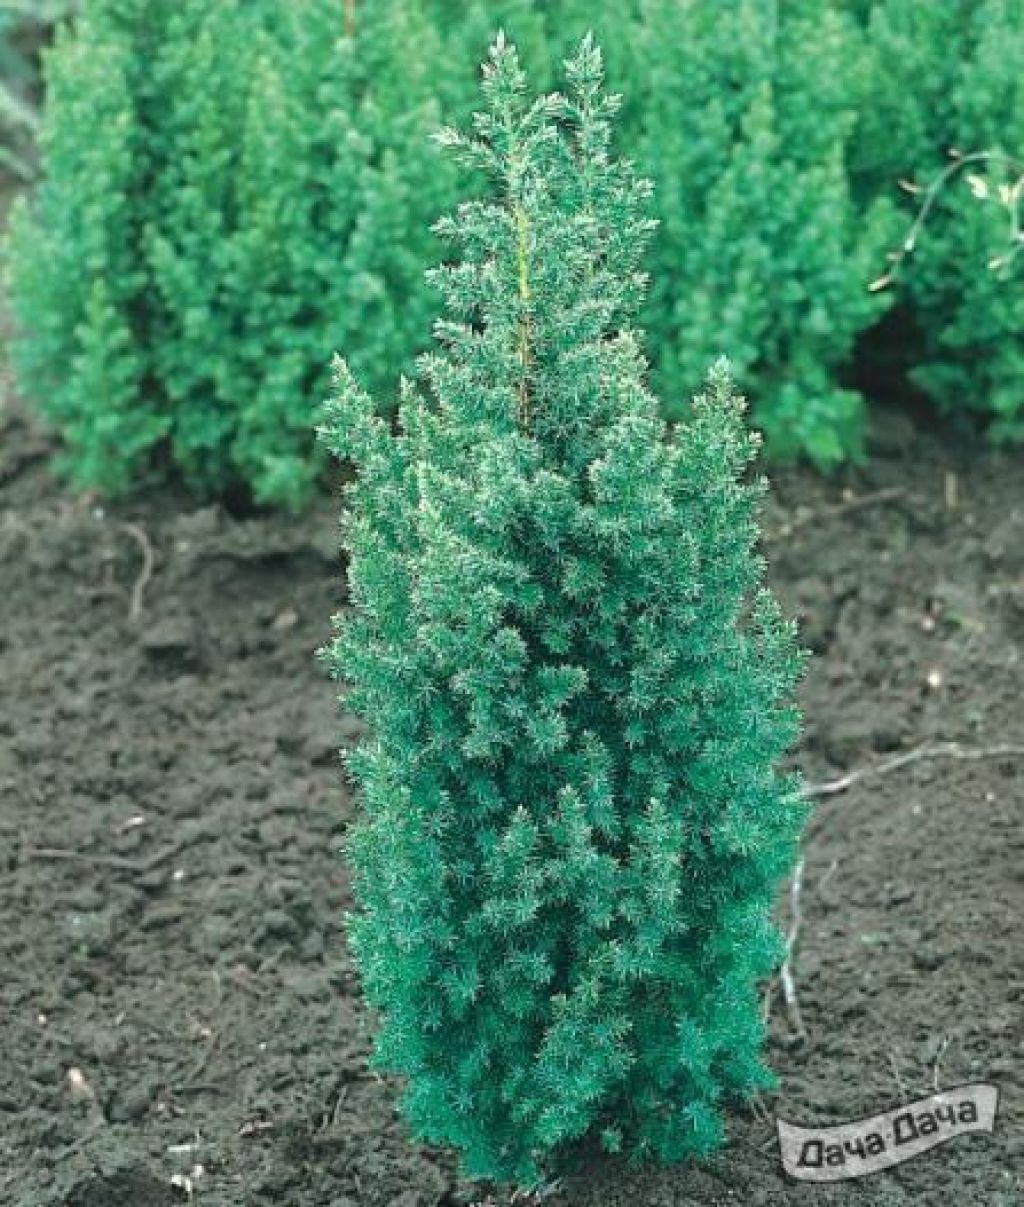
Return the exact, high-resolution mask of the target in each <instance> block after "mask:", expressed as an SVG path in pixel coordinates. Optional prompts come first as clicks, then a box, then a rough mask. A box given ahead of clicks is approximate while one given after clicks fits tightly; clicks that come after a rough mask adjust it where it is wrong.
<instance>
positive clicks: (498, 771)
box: [321, 37, 805, 1186]
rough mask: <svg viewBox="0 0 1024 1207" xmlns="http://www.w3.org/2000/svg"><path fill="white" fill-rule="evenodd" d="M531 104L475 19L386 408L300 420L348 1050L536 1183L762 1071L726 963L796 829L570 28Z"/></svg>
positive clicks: (477, 1169)
mask: <svg viewBox="0 0 1024 1207" xmlns="http://www.w3.org/2000/svg"><path fill="white" fill-rule="evenodd" d="M566 75H567V81H568V90H567V95H566V96H560V95H557V94H554V95H546V96H542V97H541V98H540V99H538V100H534V101H532V103H531V101H530V99H529V98H528V95H527V89H526V83H525V79H524V76H523V73H522V72H521V70H520V67H519V64H518V60H517V57H516V54H515V51H514V50H513V49H512V48H511V47H510V46H509V45H508V44H507V43H506V42H505V40H504V38H503V37H499V38H498V40H497V42H496V43H495V45H494V46H493V48H492V50H491V55H490V59H489V62H488V63H487V64H486V66H485V70H484V79H483V91H484V96H485V100H486V107H485V109H484V111H483V112H481V113H478V114H477V115H476V117H475V119H474V123H473V132H472V133H471V134H461V133H457V132H455V131H451V130H446V131H444V132H443V134H442V135H441V136H440V141H441V142H442V143H443V144H444V145H446V146H447V147H450V148H451V149H452V150H453V151H454V152H455V153H456V155H457V156H458V157H459V158H460V159H461V160H462V161H464V162H465V163H468V164H471V165H474V166H476V167H482V168H483V169H484V170H485V171H486V172H487V173H488V175H489V177H490V180H491V184H492V195H491V196H490V198H489V199H484V200H479V201H473V202H470V203H466V204H464V205H462V206H461V207H460V208H459V209H458V211H457V212H456V214H455V215H454V216H452V217H449V218H446V219H444V220H442V221H441V222H440V223H439V224H438V230H439V232H440V233H441V234H442V235H443V236H444V237H446V238H447V239H449V240H450V241H451V242H452V243H453V244H454V246H455V247H456V248H457V249H458V258H457V260H454V261H453V262H450V263H446V264H445V265H444V266H443V267H441V268H439V269H437V270H436V271H435V272H434V273H433V279H434V281H435V282H436V283H437V284H438V285H439V286H440V288H441V290H442V292H443V294H444V297H445V299H446V305H447V314H446V317H445V318H444V320H442V321H441V322H439V323H438V325H437V328H436V334H437V337H438V343H439V348H438V350H437V351H435V352H434V353H432V354H430V355H428V356H426V357H424V358H423V359H422V361H421V369H422V389H417V388H416V387H414V385H412V384H411V383H408V382H405V383H403V387H402V391H401V398H400V402H399V407H398V424H397V427H395V428H393V427H392V426H391V425H390V424H388V423H387V422H386V421H385V420H383V419H381V418H380V417H379V415H377V414H376V413H375V408H374V405H373V403H372V401H371V400H370V398H369V397H368V396H367V395H366V394H365V393H364V392H363V391H362V389H361V388H360V387H359V386H358V385H357V384H356V382H355V380H354V378H353V376H352V374H351V372H350V371H349V369H348V368H347V366H346V364H345V363H344V362H340V361H339V363H338V367H337V392H336V396H335V397H334V399H333V400H332V401H331V402H330V403H329V404H328V406H327V408H326V410H325V418H324V423H323V427H322V428H321V434H322V437H323V438H324V440H325V441H326V443H327V444H328V446H329V447H330V448H331V450H332V451H333V452H335V453H336V454H338V455H340V456H343V457H347V458H350V459H351V460H352V461H354V462H355V463H356V465H357V467H358V471H359V472H358V474H357V475H356V477H355V479H354V480H353V481H351V482H350V483H348V484H347V485H346V487H345V488H344V489H345V496H346V503H347V506H346V510H345V514H344V531H345V545H346V548H347V551H348V554H349V585H350V600H351V604H352V608H351V610H350V613H349V614H348V615H344V616H339V617H338V618H337V634H336V637H335V640H334V642H333V644H332V645H331V646H330V647H329V648H328V649H327V650H326V651H325V655H326V657H327V660H328V662H329V664H330V666H331V668H332V671H333V673H334V674H335V675H336V676H337V677H338V678H339V679H343V680H345V681H347V682H348V684H349V693H348V695H347V697H346V705H347V707H348V708H349V709H352V710H353V711H355V712H356V713H358V714H361V715H362V716H363V717H364V718H365V719H366V720H367V721H368V722H369V724H370V729H371V736H370V737H368V738H367V739H366V740H364V741H363V743H362V744H361V745H360V746H359V747H358V748H357V749H355V750H354V751H351V752H349V754H348V755H347V756H346V757H347V763H348V767H349V769H350V771H351V772H352V773H353V775H354V776H355V778H356V779H357V780H358V782H359V784H360V786H361V788H362V794H363V797H364V807H363V811H362V816H361V819H360V821H359V823H358V825H357V827H356V828H355V830H354V832H353V835H352V839H351V847H350V854H351V859H352V862H353V866H354V873H355V876H354V881H355V885H354V886H355V891H356V895H357V900H358V904H359V909H358V911H357V913H356V914H355V915H354V916H353V917H351V919H350V937H351V940H352V944H353V949H354V952H355V954H356V957H357V961H358V964H359V967H360V970H361V974H362V978H363V985H364V990H365V993H366V996H367V999H368V1001H369V1002H370V1004H371V1005H372V1006H374V1007H376V1008H377V1010H378V1011H379V1012H380V1016H381V1029H380V1032H379V1035H378V1038H377V1044H376V1053H375V1063H376V1065H377V1066H378V1067H380V1068H383V1069H388V1070H393V1071H396V1072H398V1073H400V1074H403V1075H404V1076H405V1077H406V1078H407V1088H406V1090H405V1092H404V1098H403V1106H404V1110H405V1114H406V1116H407V1118H408V1120H409V1122H410V1124H411V1126H412V1128H413V1129H414V1131H415V1132H416V1134H417V1135H418V1136H419V1137H421V1138H423V1139H426V1140H429V1141H433V1142H439V1143H446V1144H451V1145H454V1146H455V1147H456V1148H458V1149H459V1150H460V1151H461V1154H462V1158H463V1165H464V1169H465V1171H466V1172H467V1173H468V1174H470V1175H472V1176H482V1177H490V1178H494V1179H498V1180H508V1181H512V1182H515V1183H518V1184H520V1185H523V1186H533V1185H536V1184H537V1183H538V1182H539V1181H541V1180H542V1179H543V1178H544V1177H546V1176H548V1175H549V1174H550V1173H551V1172H552V1170H553V1169H554V1168H555V1166H556V1164H557V1162H558V1160H559V1158H560V1157H562V1156H564V1155H565V1153H566V1151H567V1149H568V1148H569V1147H570V1146H571V1145H572V1144H573V1143H574V1142H577V1141H579V1140H581V1139H582V1138H584V1137H588V1138H591V1139H594V1140H597V1141H599V1142H600V1143H601V1144H602V1145H603V1146H604V1148H605V1149H607V1150H608V1151H612V1152H617V1151H622V1152H624V1153H628V1154H630V1155H632V1156H633V1157H636V1158H644V1157H658V1158H661V1159H663V1160H678V1159H681V1158H684V1157H687V1156H689V1155H700V1154H703V1153H706V1152H708V1151H709V1150H711V1149H712V1148H714V1147H715V1146H716V1145H717V1144H718V1143H719V1141H720V1138H721V1108H722V1106H723V1105H724V1103H725V1102H726V1100H727V1099H728V1098H729V1097H730V1096H733V1095H741V1096H742V1095H745V1094H748V1093H750V1092H752V1091H753V1090H754V1089H755V1088H757V1087H762V1086H765V1085H766V1084H769V1083H770V1074H769V1073H768V1072H767V1070H766V1069H765V1067H764V1065H763V1064H762V1060H761V1056H760V1048H761V1042H762V1033H763V1026H762V1021H761V1017H760V1011H759V1007H758V996H757V982H758V980H759V979H760V978H762V977H764V976H766V975H767V974H768V973H769V972H770V971H771V970H772V968H773V967H774V965H775V964H776V962H777V961H778V959H779V958H780V955H781V951H782V943H781V940H780V936H779V934H778V932H777V930H776V928H775V927H774V926H773V924H772V922H771V919H770V910H771V904H772V899H773V891H774V888H775V886H776V884H777V882H778V880H779V878H780V877H781V876H783V875H784V874H785V872H786V871H787V869H788V868H789V867H790V865H791V862H792V860H793V858H794V854H795V848H796V844H797V841H798V834H799V830H800V827H801V824H802V821H803V818H804V816H805V806H804V803H803V801H802V798H801V792H800V785H799V781H798V779H797V777H796V776H794V775H790V774H779V773H778V772H777V771H776V770H775V766H774V765H775V763H776V760H777V759H778V758H779V757H780V756H781V755H782V754H783V753H784V752H785V751H786V749H787V748H788V747H789V746H790V745H791V743H792V742H793V741H794V738H795V736H796V733H797V729H798V723H799V722H798V714H797V711H796V709H795V708H794V706H793V704H792V703H791V701H790V696H791V693H792V691H793V688H794V685H795V682H796V680H797V678H798V675H799V672H800V668H801V665H802V658H803V655H802V654H801V652H800V651H799V650H798V649H797V647H796V645H795V641H794V630H793V627H792V625H791V624H790V623H788V622H786V621H784V620H783V619H782V618H781V617H780V613H779V609H778V607H777V605H776V603H775V602H774V600H773V598H772V596H771V595H770V594H769V593H768V591H767V590H766V589H764V588H763V587H762V586H761V585H760V580H761V577H762V570H763V565H762V562H761V560H760V558H759V557H758V556H757V555H756V554H755V552H754V545H755V542H756V539H757V533H758V524H757V507H758V501H759V499H760V498H761V495H762V492H763V489H764V484H763V481H761V480H751V479H750V477H749V475H748V473H747V470H748V466H749V463H750V461H751V458H752V457H753V455H754V452H755V448H756V440H755V437H754V436H753V435H752V434H751V433H749V432H748V431H747V430H746V428H745V426H744V422H743V416H742V411H743V406H742V402H741V400H740V399H738V398H737V397H736V395H735V394H734V392H733V389H732V386H731V383H730V379H729V375H728V371H727V369H726V367H725V366H724V365H722V364H719V365H717V366H716V367H715V368H714V369H713V370H712V373H711V375H710V377H709V381H708V387H707V392H706V393H705V394H704V395H703V396H702V397H700V398H698V399H697V400H696V402H695V405H694V407H693V410H692V414H691V415H690V416H689V417H688V418H687V420H686V421H685V422H684V423H683V424H681V425H680V426H679V427H677V428H675V429H674V430H672V431H671V433H669V432H667V430H666V426H665V423H664V421H663V420H662V419H661V418H659V410H658V404H657V402H656V400H655V398H654V397H653V396H652V395H651V394H650V393H649V392H648V390H647V389H646V388H645V385H644V378H645V373H646V364H645V361H644V357H643V354H642V351H641V347H640V341H639V336H638V333H637V332H636V331H635V330H634V328H633V326H632V323H633V320H634V316H635V314H636V311H637V308H638V306H639V305H640V303H641V302H642V300H643V295H644V284H645V282H644V276H643V274H642V273H641V271H640V263H641V257H642V254H643V251H644V247H645V244H646V242H647V240H648V238H649V236H650V234H651V230H652V226H653V224H652V223H651V222H650V221H649V220H648V218H647V217H646V207H647V202H648V198H649V194H650V188H649V186H648V185H647V184H646V182H644V181H642V180H639V179H637V178H636V177H635V175H634V173H633V170H632V167H631V165H630V164H629V163H627V162H623V161H621V160H617V159H616V158H615V157H614V156H613V155H612V153H611V150H610V137H611V132H612V125H611V123H612V118H613V115H614V113H615V111H616V109H617V107H618V98H616V97H613V96H608V95H606V94H605V93H604V91H603V88H602V65H601V57H600V54H599V52H598V50H597V49H596V47H595V46H594V45H593V44H592V42H591V41H590V40H589V39H587V40H585V41H584V42H583V44H582V45H581V47H580V48H579V50H578V52H577V53H576V54H575V55H574V57H573V58H572V59H571V60H570V61H569V62H568V63H567V64H566Z"/></svg>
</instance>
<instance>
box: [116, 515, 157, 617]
mask: <svg viewBox="0 0 1024 1207" xmlns="http://www.w3.org/2000/svg"><path fill="white" fill-rule="evenodd" d="M118 528H120V529H121V531H122V532H127V533H128V535H129V536H130V537H131V538H132V539H133V540H134V541H135V542H136V544H137V545H138V546H139V548H140V549H141V550H142V569H141V570H140V571H139V577H138V578H137V579H136V580H135V586H134V587H132V605H131V609H130V611H129V615H130V616H131V618H132V620H138V618H139V617H140V616H141V615H142V597H143V594H144V593H145V590H146V587H147V585H148V584H149V580H150V579H151V578H152V577H153V566H154V564H155V562H156V557H155V555H154V553H153V546H152V545H151V544H150V540H149V537H148V536H147V535H146V530H145V529H144V528H143V527H142V526H141V525H140V524H118Z"/></svg>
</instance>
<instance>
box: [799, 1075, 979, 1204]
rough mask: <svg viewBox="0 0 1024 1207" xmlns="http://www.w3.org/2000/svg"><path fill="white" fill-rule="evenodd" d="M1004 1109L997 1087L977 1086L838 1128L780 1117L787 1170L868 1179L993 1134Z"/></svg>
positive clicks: (810, 1178)
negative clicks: (952, 1143)
mask: <svg viewBox="0 0 1024 1207" xmlns="http://www.w3.org/2000/svg"><path fill="white" fill-rule="evenodd" d="M998 1105H999V1090H998V1089H997V1087H996V1086H994V1085H988V1084H987V1083H985V1082H975V1083H973V1084H970V1085H961V1086H954V1087H952V1088H951V1089H948V1090H943V1091H942V1092H941V1093H940V1094H932V1095H931V1096H930V1097H928V1098H919V1099H918V1100H917V1101H916V1102H908V1103H905V1104H904V1105H903V1106H898V1107H894V1108H893V1109H892V1110H891V1111H885V1112H884V1113H883V1114H881V1115H872V1116H871V1118H870V1119H857V1120H854V1121H853V1122H852V1123H840V1124H837V1125H836V1126H834V1127H797V1126H796V1125H795V1124H793V1123H787V1122H786V1121H785V1120H784V1119H778V1120H777V1121H776V1122H777V1125H778V1129H779V1147H780V1149H781V1151H782V1167H783V1169H785V1171H786V1173H788V1174H789V1175H790V1176H791V1177H794V1178H798V1179H799V1180H800V1181H802V1182H842V1181H845V1180H846V1179H847V1178H862V1177H864V1176H865V1175H866V1174H871V1173H878V1171H879V1170H882V1169H889V1168H890V1167H891V1166H893V1165H899V1164H901V1163H902V1162H903V1161H907V1160H909V1159H910V1158H911V1157H916V1156H919V1155H920V1154H921V1153H923V1152H927V1151H928V1149H930V1148H934V1147H935V1146H936V1145H937V1144H944V1143H945V1142H946V1141H947V1140H953V1139H955V1138H956V1137H957V1136H964V1135H969V1134H970V1133H972V1132H989V1133H991V1131H992V1129H993V1128H994V1127H995V1122H996V1110H997V1108H998Z"/></svg>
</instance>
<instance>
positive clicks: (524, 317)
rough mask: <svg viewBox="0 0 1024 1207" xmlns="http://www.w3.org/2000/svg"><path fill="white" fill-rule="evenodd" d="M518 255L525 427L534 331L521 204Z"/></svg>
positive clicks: (517, 212)
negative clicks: (531, 323)
mask: <svg viewBox="0 0 1024 1207" xmlns="http://www.w3.org/2000/svg"><path fill="white" fill-rule="evenodd" d="M515 220H516V256H517V260H518V266H519V304H520V314H519V362H520V365H521V368H522V376H521V377H520V379H519V413H520V418H521V419H522V423H523V427H524V429H525V430H526V431H529V428H530V384H529V379H530V344H531V341H532V338H533V331H532V328H531V325H530V298H531V294H530V266H529V258H528V254H527V253H528V249H529V234H530V227H529V223H528V222H527V220H526V214H525V213H524V211H523V210H522V208H521V207H520V206H518V205H517V206H516V207H515Z"/></svg>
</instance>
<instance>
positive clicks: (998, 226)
mask: <svg viewBox="0 0 1024 1207" xmlns="http://www.w3.org/2000/svg"><path fill="white" fill-rule="evenodd" d="M867 29H868V34H869V45H870V53H871V56H872V62H871V69H870V70H869V71H868V72H867V74H866V75H865V77H864V84H865V95H864V102H863V105H862V109H861V121H860V132H859V137H858V142H857V150H856V156H855V158H854V161H853V167H854V179H855V183H856V187H857V189H858V192H859V193H860V194H861V195H863V196H867V195H874V194H878V193H880V192H882V191H888V192H890V193H894V192H895V187H896V183H897V181H899V180H905V181H911V182H915V183H916V184H918V185H919V186H925V187H926V186H928V185H929V184H930V183H931V182H932V181H934V180H935V179H936V178H937V177H938V176H939V174H940V173H941V172H942V171H943V169H944V168H945V167H947V165H948V164H949V151H950V149H956V150H958V151H959V152H960V153H961V154H966V153H969V152H995V153H999V152H1002V153H1003V154H1006V155H1011V156H1012V155H1014V154H1016V155H1020V153H1021V149H1022V148H1024V73H1022V71H1021V63H1022V62H1024V2H1022V0H957V2H956V3H949V4H906V3H902V2H901V0H875V2H874V3H873V4H872V5H871V12H870V16H869V20H868V25H867ZM988 176H989V179H990V181H991V186H992V191H993V192H995V191H996V189H997V186H998V184H999V183H1000V181H1001V180H1002V181H1005V180H1007V179H1012V178H1013V177H1012V174H1003V175H1001V174H1000V169H999V168H998V166H997V165H996V164H993V165H991V166H990V168H989V169H988ZM919 204H920V199H919V197H916V196H913V197H906V198H905V206H906V226H907V227H909V225H910V221H911V218H912V217H913V214H914V211H915V210H916V208H917V206H918V205H919ZM1007 228H1008V222H1007V213H1006V210H1005V209H1004V208H1001V207H1000V206H998V205H979V204H978V202H977V200H976V199H975V198H974V197H972V195H971V192H970V190H969V188H968V184H967V181H966V179H964V178H960V179H954V180H953V181H951V183H950V187H949V188H946V189H944V190H943V191H942V193H941V195H940V196H939V197H938V199H937V203H936V205H935V207H934V209H933V210H932V212H931V213H930V215H929V219H928V222H927V224H926V225H925V226H924V227H923V228H922V230H921V233H920V237H919V239H918V240H917V246H916V248H915V250H914V253H913V255H912V256H911V257H909V258H908V259H907V260H906V261H904V263H903V264H902V265H901V267H900V271H899V273H898V274H897V278H896V287H897V298H898V300H899V302H900V303H901V304H902V305H903V306H904V307H906V308H907V309H908V311H909V313H910V314H911V315H912V316H913V319H914V321H915V323H916V326H917V328H918V329H919V331H920V333H921V342H922V347H921V348H920V349H917V350H916V354H917V358H918V363H911V364H909V365H907V368H909V370H910V377H911V379H912V380H913V381H914V382H916V383H917V384H918V385H919V386H920V387H921V388H922V389H923V390H924V391H925V392H926V393H927V394H929V395H930V396H931V397H932V398H933V399H934V400H935V402H936V403H937V404H938V405H939V406H940V407H941V408H942V409H943V410H945V411H946V412H947V413H950V414H952V415H954V416H957V415H959V416H963V415H968V414H972V413H973V414H975V415H977V416H978V417H979V418H980V419H981V422H982V424H983V426H985V427H986V428H987V430H988V432H989V434H990V435H991V436H992V437H993V438H995V439H1019V438H1021V437H1022V436H1024V289H1021V282H1022V277H1021V273H1022V263H1021V259H1020V257H1016V258H1015V259H1013V260H1012V261H1011V262H1010V272H1009V273H1007V272H999V271H993V270H992V269H990V268H989V267H988V265H989V263H990V261H993V260H999V259H1000V258H1004V257H1005V253H1006V251H1007V238H1008V230H1007Z"/></svg>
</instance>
